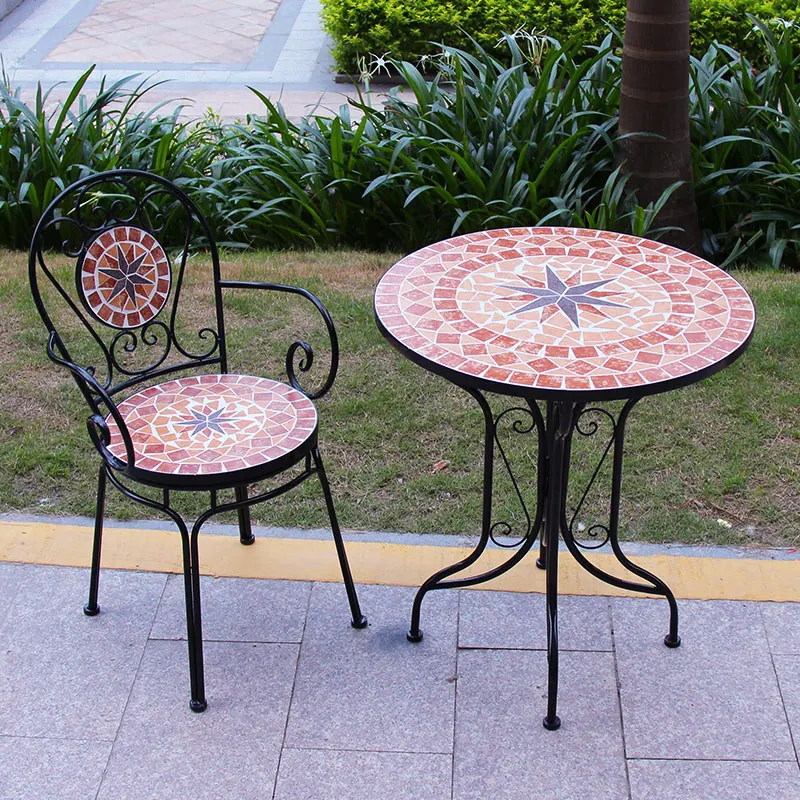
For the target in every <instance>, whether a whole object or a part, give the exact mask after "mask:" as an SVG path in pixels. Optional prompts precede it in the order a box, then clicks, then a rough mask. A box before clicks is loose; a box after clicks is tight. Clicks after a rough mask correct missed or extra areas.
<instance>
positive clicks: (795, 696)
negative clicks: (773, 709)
mask: <svg viewBox="0 0 800 800" xmlns="http://www.w3.org/2000/svg"><path fill="white" fill-rule="evenodd" d="M774 663H775V672H776V673H777V675H778V684H779V685H780V688H781V698H782V700H783V705H784V708H785V709H786V717H787V719H788V720H789V727H790V728H791V731H792V739H793V742H794V749H795V756H800V656H775V657H774ZM797 796H798V797H800V793H798V795H797Z"/></svg>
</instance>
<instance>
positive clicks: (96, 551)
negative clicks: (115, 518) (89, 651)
mask: <svg viewBox="0 0 800 800" xmlns="http://www.w3.org/2000/svg"><path fill="white" fill-rule="evenodd" d="M105 510H106V465H105V464H102V465H101V466H100V473H99V474H98V476H97V502H96V503H95V509H94V543H93V545H92V568H91V572H90V574H89V602H88V603H87V604H86V605H85V606H84V607H83V613H84V614H86V616H87V617H94V616H96V615H97V614H99V613H100V606H99V605H98V604H97V591H98V588H99V585H100V551H101V549H102V545H103V516H104V514H105Z"/></svg>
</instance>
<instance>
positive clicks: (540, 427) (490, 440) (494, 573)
mask: <svg viewBox="0 0 800 800" xmlns="http://www.w3.org/2000/svg"><path fill="white" fill-rule="evenodd" d="M466 391H467V392H469V394H471V395H472V396H473V397H474V398H475V399H476V400H477V402H478V405H479V406H480V408H481V411H482V412H483V416H484V424H485V431H484V454H483V510H482V523H481V536H480V539H479V540H478V543H477V545H476V546H475V549H474V550H473V551H472V552H471V553H470V554H469V555H468V556H467V557H466V558H464V559H462V560H461V561H458V562H457V563H455V564H452V565H450V566H449V567H445V568H444V569H441V570H439V571H438V572H436V573H434V574H433V575H431V576H430V578H428V579H427V580H426V581H425V582H424V583H423V584H422V586H420V588H419V590H418V591H417V594H416V596H415V598H414V604H413V606H412V609H411V626H410V628H409V631H408V634H407V635H406V638H407V639H408V640H409V641H410V642H420V641H422V630H421V629H420V626H419V622H420V614H421V610H422V601H423V599H424V598H425V595H426V594H427V593H428V592H430V591H435V590H437V589H458V588H463V587H466V586H475V585H476V584H479V583H484V582H485V581H489V580H492V579H493V578H496V577H498V576H499V575H502V574H503V573H504V572H507V571H508V570H510V569H511V568H512V567H513V566H514V565H515V564H517V563H519V562H520V561H521V560H522V559H523V558H524V557H525V556H526V555H527V553H528V552H529V551H530V549H531V548H532V547H533V545H534V543H535V542H536V538H537V536H538V533H539V529H540V528H541V524H542V515H543V511H544V504H543V496H544V487H545V478H546V470H545V464H546V461H545V453H544V451H545V448H544V447H543V444H544V437H545V426H544V420H543V419H542V415H541V412H540V411H539V407H538V406H537V405H536V404H535V403H533V402H532V403H529V406H530V413H531V417H532V419H533V423H532V425H531V426H530V427H529V428H527V429H523V428H522V427H520V426H519V425H518V424H517V423H515V425H514V429H515V430H516V431H517V432H519V433H527V432H529V431H530V430H531V429H532V428H533V427H534V426H535V427H536V430H537V434H538V438H539V464H538V470H539V474H538V486H539V494H538V501H537V506H536V518H535V520H534V521H533V523H531V520H530V517H528V528H527V531H526V533H525V536H524V537H523V538H522V540H521V543H520V545H519V547H518V549H517V550H516V552H515V553H514V555H513V556H511V557H510V558H509V559H507V560H506V561H505V562H503V563H502V564H500V565H499V566H497V567H494V568H493V569H490V570H487V571H486V572H483V573H481V574H480V575H473V576H471V577H469V578H456V579H453V580H446V579H447V578H449V577H450V576H451V575H455V574H457V573H459V572H462V571H463V570H465V569H467V568H468V567H470V566H471V565H472V564H474V563H475V562H476V561H477V560H478V559H479V558H480V557H481V555H482V554H483V552H484V550H485V549H486V546H487V545H488V544H489V541H490V539H492V536H493V531H494V527H496V526H493V525H492V489H493V480H494V442H495V440H496V438H497V423H498V422H499V420H500V419H501V418H502V416H503V414H505V413H508V412H503V414H500V415H499V416H498V417H497V419H495V418H494V416H493V414H492V410H491V408H490V406H489V403H488V402H487V400H486V398H485V397H484V396H483V395H482V394H481V393H480V392H478V391H476V390H473V389H467V390H466ZM510 410H511V409H510ZM498 449H500V452H501V455H502V456H503V460H504V462H505V465H506V467H507V468H508V469H509V473H510V465H509V463H508V461H507V459H506V457H505V453H504V452H503V449H502V447H501V446H499V442H498ZM510 474H511V473H510ZM511 479H512V482H513V483H514V487H515V489H516V491H517V495H518V497H519V498H520V501H521V502H523V509H524V510H525V514H526V516H527V509H525V505H524V501H523V500H522V496H521V494H520V492H519V488H518V486H517V484H516V480H515V479H514V477H513V474H511ZM556 519H557V517H556Z"/></svg>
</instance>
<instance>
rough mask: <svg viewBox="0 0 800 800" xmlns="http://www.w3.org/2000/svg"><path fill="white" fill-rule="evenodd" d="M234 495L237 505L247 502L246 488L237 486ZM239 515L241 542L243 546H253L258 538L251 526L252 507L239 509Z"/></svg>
mask: <svg viewBox="0 0 800 800" xmlns="http://www.w3.org/2000/svg"><path fill="white" fill-rule="evenodd" d="M234 493H235V495H236V502H237V503H242V502H244V501H245V500H247V487H246V486H237V487H236V489H234ZM237 513H238V515H239V541H240V542H241V543H242V544H253V542H254V541H255V540H256V537H255V534H254V533H253V527H252V525H251V524H250V506H240V507H239V508H238V509H237Z"/></svg>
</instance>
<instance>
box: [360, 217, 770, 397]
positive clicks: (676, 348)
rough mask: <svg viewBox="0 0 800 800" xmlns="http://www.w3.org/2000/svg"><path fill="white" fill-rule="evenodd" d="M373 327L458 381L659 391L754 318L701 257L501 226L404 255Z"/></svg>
mask: <svg viewBox="0 0 800 800" xmlns="http://www.w3.org/2000/svg"><path fill="white" fill-rule="evenodd" d="M375 314H376V318H377V320H378V323H379V326H380V327H381V330H382V331H383V333H384V334H385V335H387V337H388V338H389V339H390V341H392V342H393V343H394V344H395V345H397V346H399V347H400V349H401V350H402V351H403V352H405V353H406V354H407V355H408V356H409V357H411V358H412V359H413V360H415V361H417V362H418V363H420V364H422V365H423V366H426V367H428V368H430V369H432V370H433V371H435V372H439V373H441V374H444V375H445V376H447V377H449V378H450V379H452V380H454V381H455V382H457V383H461V384H464V385H470V386H475V387H478V388H485V389H488V390H490V391H501V392H504V393H511V394H516V393H519V394H526V393H527V394H531V395H533V396H551V397H552V396H553V395H554V394H563V395H566V396H567V397H570V396H571V397H574V398H576V399H577V398H579V397H580V396H581V395H586V396H588V395H591V396H592V397H597V396H601V395H602V396H606V397H609V398H610V397H623V396H631V395H634V394H647V393H655V392H659V391H664V390H666V389H669V388H673V387H675V386H678V385H683V384H686V383H690V382H692V381H694V380H699V379H700V378H703V377H705V376H707V375H710V374H712V373H713V372H716V371H717V370H719V369H721V368H722V367H724V366H726V365H727V364H729V363H730V362H731V361H733V360H734V359H735V358H736V357H737V356H738V355H739V354H740V353H741V352H742V351H743V350H744V349H745V347H746V346H747V344H748V342H749V340H750V337H751V335H752V332H753V325H754V323H755V310H754V308H753V303H752V301H751V300H750V297H749V296H748V294H747V292H746V291H745V290H744V289H743V288H742V286H741V285H740V284H739V283H737V281H735V280H734V279H733V278H732V277H730V275H728V274H727V273H726V272H724V271H722V270H721V269H719V268H718V267H715V266H714V265H713V264H710V263H708V262H707V261H704V260H703V259H702V258H699V257H697V256H694V255H691V254H689V253H685V252H683V251H681V250H677V249H676V248H674V247H670V246H668V245H665V244H660V243H658V242H654V241H650V240H647V239H640V238H638V237H635V236H628V235H625V234H618V233H608V232H604V231H594V230H583V229H577V228H508V229H502V230H492V231H482V232H479V233H471V234H468V235H466V236H459V237H456V238H454V239H447V240H445V241H442V242H438V243H437V244H433V245H430V246H429V247H425V248H423V249H421V250H418V251H416V252H415V253H412V254H411V255H408V256H406V257H405V258H403V259H402V260H401V261H399V262H398V263H397V264H395V265H394V266H393V267H392V268H391V269H390V270H389V271H388V272H387V273H386V274H385V275H384V276H383V278H382V279H381V281H380V283H379V284H378V287H377V289H376V291H375Z"/></svg>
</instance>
